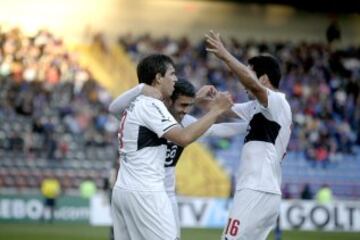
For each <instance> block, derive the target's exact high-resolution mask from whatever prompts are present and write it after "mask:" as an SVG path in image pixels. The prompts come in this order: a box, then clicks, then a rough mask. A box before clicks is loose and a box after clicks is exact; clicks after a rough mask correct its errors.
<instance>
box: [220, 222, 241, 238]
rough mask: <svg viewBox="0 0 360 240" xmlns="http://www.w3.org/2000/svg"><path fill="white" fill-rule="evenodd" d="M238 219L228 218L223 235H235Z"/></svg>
mask: <svg viewBox="0 0 360 240" xmlns="http://www.w3.org/2000/svg"><path fill="white" fill-rule="evenodd" d="M239 226H240V220H238V219H234V218H229V220H228V224H227V226H226V229H225V233H224V235H225V236H226V235H228V234H229V235H230V236H236V235H237V234H238V232H239Z"/></svg>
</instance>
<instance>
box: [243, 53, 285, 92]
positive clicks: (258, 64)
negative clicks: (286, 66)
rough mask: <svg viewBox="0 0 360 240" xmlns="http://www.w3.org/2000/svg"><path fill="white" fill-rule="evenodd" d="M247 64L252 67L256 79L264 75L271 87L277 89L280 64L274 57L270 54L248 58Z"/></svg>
mask: <svg viewBox="0 0 360 240" xmlns="http://www.w3.org/2000/svg"><path fill="white" fill-rule="evenodd" d="M248 62H249V64H250V65H251V66H252V69H253V70H254V71H255V73H256V76H257V77H258V78H260V77H261V76H262V75H264V74H266V75H267V76H268V78H269V81H270V83H271V85H272V86H273V87H275V88H279V83H280V79H281V71H280V64H279V62H278V60H276V58H275V57H273V56H271V55H270V54H263V55H259V56H256V57H252V58H250V59H249V60H248Z"/></svg>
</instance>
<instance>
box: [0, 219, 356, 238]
mask: <svg viewBox="0 0 360 240" xmlns="http://www.w3.org/2000/svg"><path fill="white" fill-rule="evenodd" d="M220 235H221V229H184V230H183V232H182V240H219V238H220ZM93 239H94V240H95V239H96V240H108V239H109V228H107V227H91V226H89V225H79V224H53V225H51V224H12V223H11V224H10V223H0V240H93ZM271 239H273V237H272V236H269V238H268V240H271ZM304 239H305V240H319V239H324V240H359V239H360V233H329V232H328V233H326V232H297V231H290V232H284V234H283V240H304Z"/></svg>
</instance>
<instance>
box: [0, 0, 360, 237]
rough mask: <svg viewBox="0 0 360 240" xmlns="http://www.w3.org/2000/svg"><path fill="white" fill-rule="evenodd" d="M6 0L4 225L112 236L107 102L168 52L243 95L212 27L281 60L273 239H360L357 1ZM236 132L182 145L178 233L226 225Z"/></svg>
mask: <svg viewBox="0 0 360 240" xmlns="http://www.w3.org/2000/svg"><path fill="white" fill-rule="evenodd" d="M0 3H1V8H0V239H23V238H24V237H25V236H26V237H27V238H26V239H49V238H50V237H51V238H53V239H64V238H65V237H66V239H75V240H77V239H110V238H111V237H110V235H111V234H110V231H109V227H108V226H109V225H110V218H109V209H108V206H109V194H110V190H111V186H112V182H113V178H114V175H116V171H117V166H118V164H117V157H118V155H117V148H118V147H117V145H118V143H117V138H116V135H117V129H118V121H117V119H116V118H114V117H112V116H110V115H109V114H108V111H107V107H108V105H109V103H110V102H111V101H112V99H113V98H114V97H116V96H118V95H119V94H121V93H122V92H124V91H126V90H128V89H130V88H131V87H133V86H135V85H136V84H137V79H136V74H135V66H136V64H137V62H138V61H139V60H140V59H141V58H143V57H144V56H146V55H148V54H150V53H159V52H161V53H164V54H167V55H170V56H171V57H172V58H173V59H174V61H175V63H176V64H177V75H178V76H180V77H182V78H185V79H188V80H189V81H190V82H192V83H193V84H194V85H195V86H196V88H197V89H198V88H199V87H201V86H202V85H204V84H212V85H214V86H215V87H216V88H217V89H219V90H222V91H225V90H227V91H230V92H231V94H232V95H233V97H234V99H235V101H236V102H242V101H246V100H247V95H246V92H245V91H244V90H243V88H242V86H241V85H240V84H239V83H238V81H237V79H236V77H235V76H234V75H233V74H232V73H230V72H229V71H228V69H227V68H226V67H225V66H224V65H223V64H221V62H220V61H219V60H217V59H215V58H214V57H213V56H210V55H208V54H207V53H206V51H205V47H206V45H205V43H204V39H203V36H204V34H205V33H207V32H208V31H209V30H210V29H213V30H215V31H219V32H220V33H221V34H222V37H223V40H224V42H225V43H226V45H227V47H228V48H229V49H230V50H231V52H232V53H233V54H234V55H235V56H236V57H237V58H238V59H239V60H241V61H242V62H246V61H247V59H248V58H250V57H252V56H254V55H257V54H260V53H265V52H267V53H271V54H273V55H275V56H276V57H277V58H278V59H279V60H280V62H281V67H282V71H283V78H282V83H281V87H280V89H281V90H282V91H284V92H285V93H286V94H287V97H288V100H289V102H290V105H291V107H292V112H293V129H292V136H291V140H290V143H289V147H288V154H287V157H286V158H285V160H284V161H283V163H282V168H283V186H282V188H283V198H284V202H283V205H282V213H281V220H280V221H281V224H280V226H281V228H282V229H284V230H286V231H284V233H283V234H282V233H281V231H275V233H273V234H272V235H271V236H270V237H269V239H281V238H282V239H304V238H307V239H319V238H324V239H360V233H358V232H359V231H360V97H359V92H360V48H359V47H360V3H357V2H353V3H350V1H346V0H344V1H341V3H339V2H338V1H325V0H319V1H314V2H311V3H310V2H305V3H302V2H300V1H250V0H246V1H240V0H239V1H216V0H207V1H206V0H202V1H200V0H199V1H196V0H167V1H166V0H128V1H126V0H102V1H100V0H86V1H85V0H77V1H70V0H63V1H55V0H32V1H26V0H11V1H10V0H1V1H0ZM192 114H194V115H196V116H201V115H202V114H203V112H202V111H201V110H200V109H196V108H195V109H194V111H193V113H192ZM222 120H225V121H229V120H231V121H232V119H222ZM242 142H243V136H235V137H233V138H217V137H208V138H206V139H203V140H202V141H201V142H199V143H194V144H192V145H191V146H189V147H188V148H187V149H186V151H185V152H184V154H183V156H182V158H181V160H180V162H179V164H178V167H177V172H176V175H177V193H178V195H179V202H180V213H181V223H182V225H183V226H184V233H183V238H184V239H185V240H186V239H219V238H220V234H221V228H222V227H223V226H224V225H225V222H226V218H227V212H228V208H229V204H231V196H232V193H233V188H234V181H235V180H234V179H235V178H236V175H237V168H238V166H239V161H240V153H241V146H242ZM95 226H96V227H95ZM294 229H296V230H294Z"/></svg>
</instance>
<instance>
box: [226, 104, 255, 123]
mask: <svg viewBox="0 0 360 240" xmlns="http://www.w3.org/2000/svg"><path fill="white" fill-rule="evenodd" d="M253 107H255V101H249V102H246V103H237V104H234V106H233V107H232V108H231V110H232V111H233V112H234V113H235V114H236V115H238V116H239V117H240V118H241V119H243V120H245V121H247V122H249V121H250V119H251V109H252V108H253Z"/></svg>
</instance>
